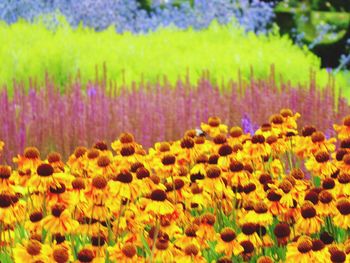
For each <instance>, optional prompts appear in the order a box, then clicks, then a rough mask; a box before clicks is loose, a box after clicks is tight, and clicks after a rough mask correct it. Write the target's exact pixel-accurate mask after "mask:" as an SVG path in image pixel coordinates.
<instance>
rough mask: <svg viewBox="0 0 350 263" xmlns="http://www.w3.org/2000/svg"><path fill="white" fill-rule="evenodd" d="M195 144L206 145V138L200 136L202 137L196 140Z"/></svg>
mask: <svg viewBox="0 0 350 263" xmlns="http://www.w3.org/2000/svg"><path fill="white" fill-rule="evenodd" d="M194 143H195V144H204V143H205V137H204V136H200V137H196V138H194Z"/></svg>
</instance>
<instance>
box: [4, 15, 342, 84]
mask: <svg viewBox="0 0 350 263" xmlns="http://www.w3.org/2000/svg"><path fill="white" fill-rule="evenodd" d="M0 42H1V45H0V60H1V67H0V83H1V84H7V85H8V86H9V87H11V86H12V83H13V79H16V81H24V82H25V84H28V79H29V77H31V78H34V79H36V80H37V81H39V82H40V81H43V80H44V75H45V71H48V73H49V74H50V75H51V76H53V77H54V79H55V81H56V82H57V83H58V84H60V85H62V86H64V84H65V83H66V82H67V81H68V79H69V77H70V76H73V77H74V76H75V75H76V74H77V72H78V70H80V72H81V77H82V80H83V81H87V80H91V79H93V78H94V76H95V73H96V66H99V67H101V66H102V65H103V63H106V66H107V71H108V79H110V80H116V81H117V82H118V83H119V84H121V83H122V82H123V81H125V82H126V83H127V84H130V83H131V82H132V81H136V82H138V81H140V80H141V79H142V78H143V79H144V80H145V81H150V82H155V81H157V79H158V78H159V77H160V78H162V77H163V75H166V76H167V78H168V79H169V80H170V81H171V82H175V81H176V80H177V79H178V77H184V76H185V75H186V74H187V72H188V73H189V75H190V80H191V82H196V81H197V80H198V79H199V78H200V77H201V75H202V73H203V70H209V72H210V77H211V80H212V81H214V82H215V81H217V82H221V81H222V80H224V81H228V80H230V79H237V76H238V71H239V70H240V71H241V73H242V76H243V79H249V77H250V75H251V68H253V69H254V75H255V76H256V77H258V78H266V77H268V76H269V74H270V69H271V65H272V64H274V66H275V72H276V77H277V81H279V80H280V78H283V79H284V80H291V82H292V83H293V84H297V83H306V82H307V81H309V78H310V70H311V69H312V70H314V71H315V72H316V73H317V80H318V83H319V84H320V85H321V86H322V85H324V84H325V83H326V82H327V81H328V74H327V72H326V70H324V69H320V60H319V58H317V57H316V56H315V55H313V54H312V53H311V52H310V51H308V50H307V48H299V47H298V46H296V45H293V43H292V41H291V40H290V39H289V38H288V37H281V36H280V35H278V34H277V33H273V34H270V35H269V36H263V35H259V36H257V35H255V34H254V33H245V32H244V31H243V30H241V29H238V28H237V27H235V26H232V25H231V26H219V25H217V24H216V23H214V24H212V25H211V26H210V28H209V29H206V30H203V31H195V30H187V31H181V30H179V29H175V28H167V29H161V30H159V31H157V32H154V33H149V34H147V35H131V34H129V33H126V34H123V35H119V34H116V33H115V31H114V29H113V28H109V29H108V30H106V31H103V32H95V31H93V30H91V29H87V28H83V27H79V28H78V29H72V28H70V27H69V26H68V24H67V23H66V22H64V21H61V23H60V26H57V27H56V28H54V30H52V28H51V29H50V30H49V29H47V25H45V24H44V23H42V22H38V23H34V24H29V23H27V22H24V21H20V22H17V23H15V24H12V25H6V24H5V23H2V24H0ZM99 72H101V70H100V71H99ZM344 81H345V80H344V79H343V77H341V76H340V75H339V76H337V83H338V85H340V86H342V85H345V84H344V83H345V82H344Z"/></svg>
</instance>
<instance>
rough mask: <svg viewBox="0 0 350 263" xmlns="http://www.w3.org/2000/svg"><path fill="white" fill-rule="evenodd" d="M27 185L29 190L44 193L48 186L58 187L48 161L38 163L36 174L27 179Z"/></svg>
mask: <svg viewBox="0 0 350 263" xmlns="http://www.w3.org/2000/svg"><path fill="white" fill-rule="evenodd" d="M28 187H29V189H30V190H31V191H35V192H39V193H46V192H47V190H49V188H50V187H52V188H58V187H60V184H59V182H58V180H57V179H56V178H55V174H54V169H53V167H52V166H51V165H50V164H48V163H42V164H40V165H38V167H37V169H36V174H34V175H33V176H32V177H31V178H30V179H29V181H28Z"/></svg>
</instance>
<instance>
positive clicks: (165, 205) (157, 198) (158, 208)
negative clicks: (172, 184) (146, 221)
mask: <svg viewBox="0 0 350 263" xmlns="http://www.w3.org/2000/svg"><path fill="white" fill-rule="evenodd" d="M150 198H151V200H150V201H149V203H148V204H147V206H146V209H145V212H147V213H151V214H154V215H169V214H172V213H174V212H175V207H174V205H173V204H172V203H170V202H169V201H168V200H166V198H167V194H166V192H165V191H164V190H161V189H156V190H153V191H152V193H151V196H150Z"/></svg>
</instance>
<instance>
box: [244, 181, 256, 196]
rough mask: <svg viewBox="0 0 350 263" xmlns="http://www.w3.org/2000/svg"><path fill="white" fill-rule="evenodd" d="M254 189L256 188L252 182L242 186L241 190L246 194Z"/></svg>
mask: <svg viewBox="0 0 350 263" xmlns="http://www.w3.org/2000/svg"><path fill="white" fill-rule="evenodd" d="M255 189H256V185H255V184H254V183H248V184H247V185H245V186H244V187H243V191H244V193H246V194H249V193H251V192H253V191H255Z"/></svg>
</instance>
